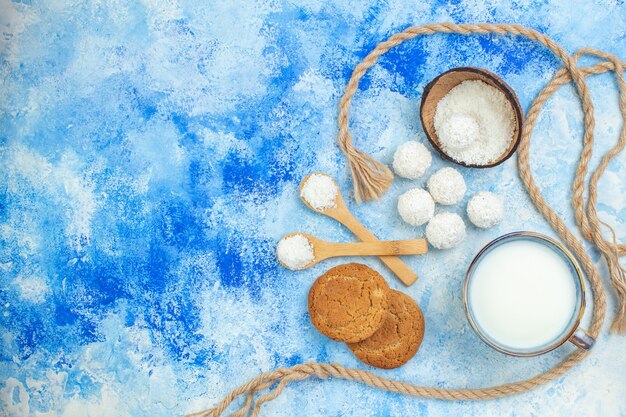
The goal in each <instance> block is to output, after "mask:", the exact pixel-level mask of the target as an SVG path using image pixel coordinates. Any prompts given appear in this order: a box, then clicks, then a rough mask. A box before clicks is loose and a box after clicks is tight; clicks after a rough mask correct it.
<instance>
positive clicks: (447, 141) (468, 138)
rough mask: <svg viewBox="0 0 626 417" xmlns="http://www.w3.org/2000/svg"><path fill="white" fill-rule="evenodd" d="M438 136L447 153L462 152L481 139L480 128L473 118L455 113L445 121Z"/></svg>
mask: <svg viewBox="0 0 626 417" xmlns="http://www.w3.org/2000/svg"><path fill="white" fill-rule="evenodd" d="M437 135H438V137H439V140H440V144H441V146H442V147H443V148H444V151H446V153H448V152H450V151H461V150H463V149H467V148H468V147H469V146H470V145H472V144H473V143H476V142H477V141H478V140H479V139H480V126H479V125H478V121H476V119H475V118H473V117H472V116H469V115H467V114H463V113H455V114H453V115H452V116H450V118H449V119H446V120H444V121H443V124H442V125H441V130H440V132H439V133H437Z"/></svg>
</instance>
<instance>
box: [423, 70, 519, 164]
mask: <svg viewBox="0 0 626 417" xmlns="http://www.w3.org/2000/svg"><path fill="white" fill-rule="evenodd" d="M468 80H479V81H482V82H484V83H486V84H489V85H490V86H492V87H495V88H497V89H498V90H500V91H502V93H504V96H505V97H506V99H507V101H508V102H509V103H511V107H513V113H514V115H515V123H514V130H513V139H512V140H511V143H510V144H509V147H508V149H507V150H506V151H504V152H503V153H502V155H500V157H499V158H498V159H496V160H495V161H493V162H491V163H489V164H485V165H477V164H467V163H464V162H461V161H457V160H456V159H453V158H452V157H450V156H449V155H448V154H446V153H445V151H444V150H443V148H442V147H441V144H440V143H439V138H438V137H437V132H436V131H435V111H436V110H437V104H438V103H439V100H441V99H442V98H443V96H445V95H446V94H448V92H449V91H450V90H452V89H453V88H454V87H456V86H457V85H459V84H461V83H462V82H463V81H468ZM420 119H421V121H422V126H423V127H424V133H425V134H426V137H427V138H428V141H429V142H430V143H431V144H432V145H433V147H434V148H435V149H436V150H437V152H439V154H440V155H441V156H442V157H443V158H444V159H447V160H448V161H451V162H454V163H455V164H458V165H462V166H464V167H469V168H490V167H494V166H496V165H500V164H501V163H503V162H504V161H506V160H507V159H509V158H510V157H511V156H512V155H513V153H514V152H515V150H516V149H517V146H518V145H519V142H520V140H521V138H522V122H523V120H524V114H523V111H522V106H521V105H520V104H519V100H518V99H517V96H516V95H515V92H514V91H513V89H512V88H511V87H510V86H509V85H508V84H507V83H505V82H504V80H502V79H501V78H500V77H498V76H497V75H496V74H494V73H492V72H490V71H487V70H485V69H482V68H475V67H458V68H453V69H451V70H449V71H446V72H444V73H443V74H441V75H439V76H438V77H437V78H435V79H434V80H432V81H431V82H429V83H428V85H427V86H426V88H424V93H423V94H422V103H421V107H420Z"/></svg>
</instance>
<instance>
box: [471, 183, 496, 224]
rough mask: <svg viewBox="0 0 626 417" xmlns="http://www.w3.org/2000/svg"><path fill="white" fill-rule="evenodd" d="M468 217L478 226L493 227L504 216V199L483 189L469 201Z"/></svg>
mask: <svg viewBox="0 0 626 417" xmlns="http://www.w3.org/2000/svg"><path fill="white" fill-rule="evenodd" d="M467 217H469V219H470V221H471V222H472V223H474V224H475V225H476V226H478V227H482V228H485V229H486V228H488V227H493V226H495V225H497V224H498V223H500V222H501V221H502V218H503V217H504V204H502V199H501V198H500V197H498V196H497V195H495V194H494V193H490V192H488V191H481V192H479V193H478V194H476V195H475V196H473V197H472V198H471V199H470V201H469V202H468V203H467Z"/></svg>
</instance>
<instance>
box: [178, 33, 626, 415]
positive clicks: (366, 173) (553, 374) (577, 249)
mask: <svg viewBox="0 0 626 417" xmlns="http://www.w3.org/2000/svg"><path fill="white" fill-rule="evenodd" d="M434 33H460V34H466V35H467V34H486V33H498V34H512V35H519V36H525V37H527V38H529V39H532V40H535V41H537V42H540V43H541V44H542V45H544V46H546V47H547V48H548V49H550V50H551V51H552V52H553V53H554V54H555V55H556V56H557V57H559V58H560V59H561V60H562V61H563V63H564V68H562V69H560V70H559V71H558V72H557V73H556V74H555V75H554V76H553V77H552V79H551V80H550V82H549V83H548V84H547V85H546V86H545V87H544V88H543V89H542V90H541V92H540V93H539V95H538V96H537V98H536V99H535V101H534V102H533V103H532V105H531V107H530V110H529V111H528V113H527V115H526V120H525V123H524V128H523V131H522V137H521V141H520V145H519V147H518V151H517V152H518V167H519V175H520V178H521V179H522V182H523V184H524V186H525V187H526V190H527V191H528V194H529V196H530V198H531V200H532V201H533V203H534V204H535V206H536V207H537V209H538V210H539V211H540V212H541V213H542V214H543V215H544V217H545V218H546V220H547V221H548V222H549V223H550V225H551V226H552V228H553V229H554V230H555V231H556V232H557V233H558V234H559V236H560V237H561V238H562V239H563V240H564V241H565V242H566V243H567V245H569V247H570V248H571V250H572V251H573V252H574V253H575V254H576V256H577V257H578V259H579V261H580V263H581V265H582V267H583V269H584V271H585V273H586V275H587V279H588V281H589V282H590V284H591V291H592V294H593V300H594V303H593V313H592V320H591V325H590V327H589V334H590V335H591V336H592V337H593V338H597V337H598V335H599V334H600V331H601V329H602V324H603V322H604V317H605V312H606V297H605V294H604V289H603V287H602V281H601V277H600V275H599V273H598V271H597V269H596V268H595V266H594V263H593V261H592V259H591V258H590V256H589V255H588V253H587V252H586V250H585V248H584V246H583V245H582V243H581V242H580V241H579V240H578V239H577V238H576V237H575V236H574V235H573V234H572V232H571V231H570V230H569V229H568V228H567V226H566V224H565V222H564V221H563V220H562V219H561V218H560V217H559V216H558V215H557V213H556V212H555V211H554V210H553V209H552V208H551V207H550V205H549V204H548V203H547V201H546V200H545V199H544V197H543V196H542V195H541V191H540V190H539V187H538V186H537V185H536V183H535V181H534V178H533V176H532V174H531V169H530V162H529V148H530V138H531V136H532V132H533V130H534V127H535V124H536V122H537V119H538V117H539V113H540V111H541V108H542V107H543V105H544V104H545V102H546V101H547V100H548V99H549V98H550V97H551V96H552V95H553V94H554V93H555V92H556V91H557V90H558V89H559V88H560V87H561V86H562V85H564V84H566V83H568V82H570V81H573V82H574V85H575V87H576V90H577V92H578V95H579V97H580V100H581V104H582V109H583V114H584V126H585V132H584V136H583V150H582V152H581V156H580V160H579V163H578V167H577V170H576V176H575V179H574V182H573V198H572V204H573V206H574V210H575V213H576V222H577V224H578V226H579V227H580V228H581V231H582V232H583V236H584V237H585V238H586V239H587V240H590V241H591V242H592V243H594V244H595V245H596V247H597V248H598V250H599V251H600V252H601V253H602V256H603V257H604V258H605V259H606V261H607V264H608V266H609V272H610V273H611V280H612V282H613V284H614V286H615V288H616V290H617V293H618V297H619V303H620V304H619V306H618V310H619V311H618V315H617V317H616V320H615V321H614V323H613V326H612V330H614V331H624V330H626V322H625V319H624V312H625V310H626V307H625V305H624V300H625V299H626V284H625V280H624V274H625V270H624V268H623V267H622V266H621V265H620V264H619V257H620V256H622V255H624V254H625V252H626V246H625V245H623V244H619V243H618V242H617V241H616V238H615V232H614V231H613V229H612V228H610V226H608V225H606V223H604V222H602V221H601V220H599V218H598V215H597V211H596V204H597V184H598V182H599V180H600V177H601V176H602V174H603V173H604V171H605V170H606V167H607V166H608V164H609V163H610V161H611V160H612V159H613V158H614V157H615V156H616V155H618V154H619V153H620V152H621V151H622V150H623V149H624V147H625V146H626V127H624V128H623V129H622V132H621V135H620V138H619V141H618V143H617V144H616V145H615V146H614V147H613V148H612V149H611V150H609V152H607V153H606V154H605V155H604V157H603V158H602V161H601V162H600V165H599V166H598V168H597V169H596V170H595V171H594V172H593V174H592V176H591V180H590V184H589V197H588V201H587V204H586V205H585V204H584V190H585V187H584V182H585V178H586V175H587V173H588V164H589V160H590V158H591V155H592V148H593V139H594V135H593V129H594V123H595V121H594V113H593V104H592V102H591V99H590V95H589V91H588V89H587V85H586V83H585V77H587V76H589V75H593V74H602V73H605V72H607V71H614V72H615V73H616V75H617V79H618V87H619V89H620V109H621V111H622V117H623V118H624V119H625V121H626V83H625V82H624V78H623V74H622V72H623V71H624V68H626V63H624V62H622V61H620V60H618V59H617V58H616V57H614V56H613V55H610V54H606V53H604V52H601V51H597V50H593V49H589V48H585V49H581V50H580V51H578V52H577V53H576V54H574V56H570V55H569V54H567V53H566V52H565V51H564V50H563V49H562V48H561V47H560V46H559V45H557V44H556V43H555V42H554V41H552V40H551V39H550V38H548V37H546V36H545V35H542V34H541V33H539V32H537V31H535V30H532V29H528V28H525V27H523V26H520V25H509V24H477V25H472V24H453V23H443V24H430V25H424V26H414V27H410V28H408V29H406V30H404V31H403V32H400V33H398V34H395V35H393V36H391V37H390V38H389V39H388V40H386V41H384V42H381V43H380V44H378V45H377V46H376V48H375V49H374V50H373V51H372V52H370V53H369V54H368V55H367V56H366V57H365V59H364V60H363V61H362V62H361V63H360V64H359V65H357V66H356V68H355V69H354V72H353V73H352V76H351V78H350V81H349V82H348V86H347V88H346V92H345V94H344V96H343V97H342V99H341V102H340V111H339V146H340V148H341V150H342V151H343V152H344V153H345V154H346V156H347V158H348V161H349V165H350V171H351V173H352V176H353V179H354V193H355V198H356V199H357V201H358V202H360V201H361V200H362V199H365V200H370V199H372V198H376V199H377V198H378V197H379V196H380V195H381V194H382V193H383V192H384V191H385V190H386V189H387V188H388V187H389V184H390V183H391V181H392V179H393V174H392V173H391V171H389V169H388V168H387V167H386V166H385V165H383V164H381V163H379V162H377V161H375V160H374V159H373V158H371V157H370V156H369V155H367V154H366V153H364V152H362V151H360V150H358V149H356V148H355V147H354V145H353V143H352V137H351V135H350V132H349V127H348V126H349V117H348V110H349V108H350V102H351V100H352V97H353V96H354V94H355V93H356V90H357V88H358V83H359V80H360V79H361V77H363V75H364V74H365V72H366V71H367V70H368V69H369V68H370V67H371V66H373V65H374V64H375V63H376V61H377V59H378V58H379V57H380V56H381V55H382V54H384V53H385V52H387V51H388V50H389V49H391V48H393V47H394V46H397V45H399V44H401V43H402V42H404V41H406V40H409V39H412V38H414V37H416V36H419V35H430V34H434ZM582 55H594V56H596V57H598V58H600V59H603V60H604V61H602V62H599V63H597V64H595V65H593V66H588V67H581V68H579V67H577V62H578V59H579V58H580V57H581V56H582ZM601 225H604V226H605V227H607V228H608V229H609V232H610V234H611V236H612V241H607V240H605V239H604V238H603V237H602V233H601ZM587 353H588V352H587V351H585V350H582V349H577V350H576V351H574V352H573V353H571V354H570V355H569V356H567V357H566V358H565V359H563V360H562V361H561V362H559V363H558V364H556V365H555V366H554V367H553V368H551V369H549V370H547V371H546V372H544V373H542V374H540V375H536V376H534V377H531V378H529V379H527V380H524V381H518V382H513V383H509V384H504V385H499V386H494V387H486V388H468V389H453V388H438V387H425V386H420V385H416V384H413V383H410V382H405V381H398V380H393V379H388V378H383V377H380V376H378V375H376V374H374V373H372V372H369V371H364V370H360V369H354V368H345V367H343V366H341V365H339V364H328V363H316V362H310V363H304V364H300V365H295V366H293V367H291V368H279V369H276V370H273V371H270V372H265V373H262V374H260V375H259V376H257V377H256V378H254V379H252V380H251V381H248V382H247V383H246V384H244V385H242V386H240V387H238V388H236V389H234V390H233V391H232V392H230V393H229V394H228V395H227V396H226V397H225V398H224V399H223V400H222V401H221V402H220V403H219V404H218V405H217V406H215V407H214V408H209V409H206V410H202V411H199V412H196V413H192V414H189V415H188V417H191V416H195V417H218V416H221V415H223V413H224V412H225V411H226V409H227V408H228V407H229V406H230V405H231V403H233V402H234V401H235V400H236V399H237V398H239V397H240V396H243V395H245V396H246V400H245V402H244V404H243V405H242V406H241V407H240V408H239V409H238V410H237V411H236V412H235V413H234V414H233V416H236V417H242V416H244V415H248V414H250V412H251V415H252V416H254V417H256V416H258V415H259V413H260V411H261V406H262V405H263V404H265V403H267V402H269V401H272V400H273V399H275V398H276V397H278V396H279V395H280V394H281V393H282V392H283V391H284V389H285V388H286V387H287V385H288V384H289V383H290V382H293V381H300V380H304V379H307V378H311V377H316V378H319V379H327V378H336V379H344V380H350V381H355V382H359V383H362V384H365V385H369V386H371V387H375V388H378V389H381V390H384V391H391V392H396V393H400V394H405V395H412V396H415V397H422V398H436V399H441V400H450V401H455V400H488V399H494V398H500V397H505V396H509V395H514V394H518V393H522V392H526V391H529V390H531V389H534V388H536V387H538V386H540V385H542V384H545V383H547V382H549V381H552V380H553V379H555V378H558V377H560V376H561V375H563V374H564V373H566V372H567V371H569V370H570V369H571V368H572V367H574V366H575V365H576V364H578V363H579V362H580V361H581V360H583V358H585V357H586V355H587ZM263 391H267V392H265V393H264V394H263V395H262V396H260V397H259V398H258V399H256V400H255V395H257V394H258V393H260V392H263Z"/></svg>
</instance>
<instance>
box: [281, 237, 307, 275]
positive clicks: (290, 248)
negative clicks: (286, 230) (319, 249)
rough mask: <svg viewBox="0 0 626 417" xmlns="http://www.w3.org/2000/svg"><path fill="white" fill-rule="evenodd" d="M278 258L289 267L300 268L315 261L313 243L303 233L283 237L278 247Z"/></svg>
mask: <svg viewBox="0 0 626 417" xmlns="http://www.w3.org/2000/svg"><path fill="white" fill-rule="evenodd" d="M276 255H277V256H278V259H279V260H280V261H281V262H282V263H283V264H284V265H285V266H286V267H287V268H289V269H293V270H299V269H304V267H305V266H307V265H308V264H310V263H311V262H313V260H314V259H315V255H314V253H313V245H312V244H311V242H310V241H309V239H307V237H306V236H304V235H301V234H296V235H291V236H287V237H284V238H282V239H281V240H280V241H279V242H278V247H277V248H276Z"/></svg>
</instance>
